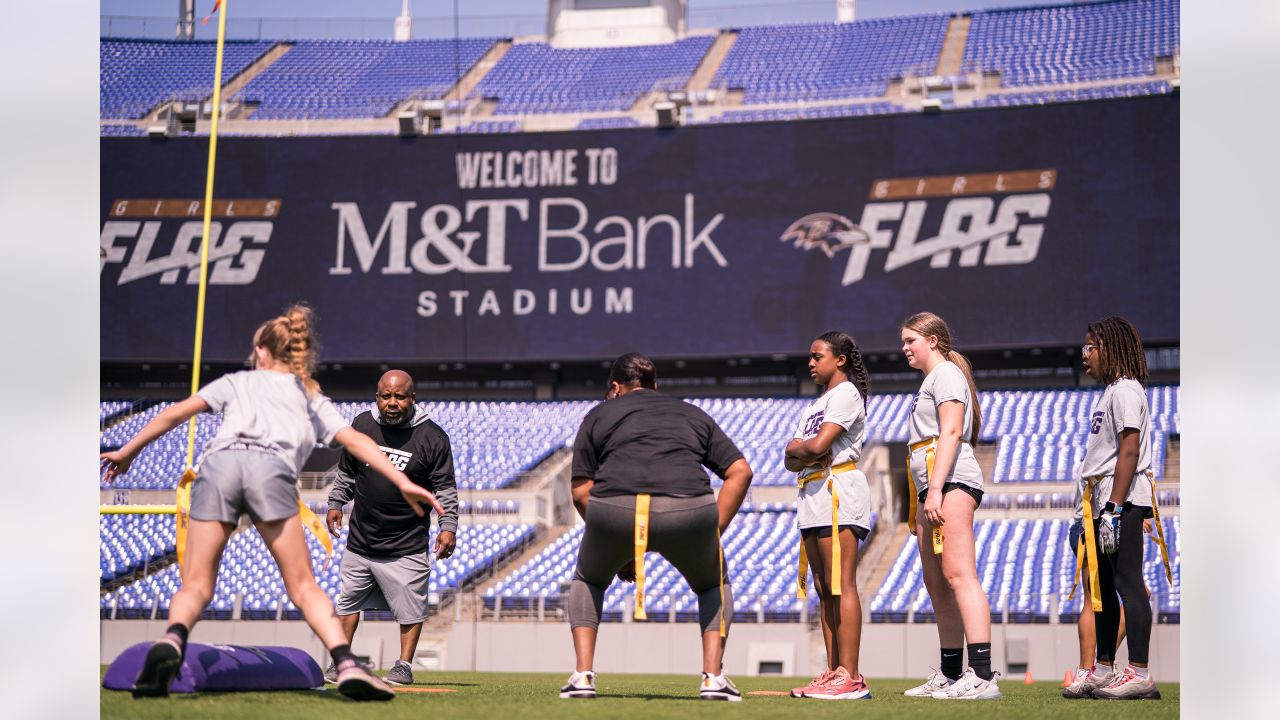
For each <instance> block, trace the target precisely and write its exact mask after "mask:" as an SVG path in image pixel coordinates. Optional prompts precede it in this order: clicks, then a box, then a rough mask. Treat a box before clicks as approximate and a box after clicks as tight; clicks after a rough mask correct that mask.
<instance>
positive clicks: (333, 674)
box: [324, 660, 373, 685]
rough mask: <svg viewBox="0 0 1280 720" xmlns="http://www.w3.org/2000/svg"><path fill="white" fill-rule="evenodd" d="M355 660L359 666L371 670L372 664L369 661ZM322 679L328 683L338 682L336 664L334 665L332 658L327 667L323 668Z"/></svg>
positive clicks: (334, 683) (335, 683)
mask: <svg viewBox="0 0 1280 720" xmlns="http://www.w3.org/2000/svg"><path fill="white" fill-rule="evenodd" d="M356 662H357V663H359V665H360V667H362V668H364V669H365V670H367V671H368V672H370V673H372V672H373V666H372V665H370V664H369V663H366V662H360V661H359V660H357V661H356ZM324 681H325V682H326V683H328V684H330V685H337V684H338V666H337V665H334V664H333V661H332V660H330V661H329V667H327V668H325V669H324Z"/></svg>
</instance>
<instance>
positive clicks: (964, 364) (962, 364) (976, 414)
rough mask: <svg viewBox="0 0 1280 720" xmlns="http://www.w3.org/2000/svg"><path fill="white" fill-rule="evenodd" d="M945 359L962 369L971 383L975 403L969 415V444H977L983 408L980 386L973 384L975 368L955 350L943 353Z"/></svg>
mask: <svg viewBox="0 0 1280 720" xmlns="http://www.w3.org/2000/svg"><path fill="white" fill-rule="evenodd" d="M943 357H945V358H946V359H948V360H950V361H951V362H953V363H955V365H956V367H958V368H960V372H962V373H964V379H965V382H967V383H969V397H970V398H971V400H972V403H973V404H972V405H970V410H969V414H970V415H971V416H973V435H972V437H970V438H969V442H970V443H973V444H976V443H977V442H978V432H979V431H980V430H981V429H982V407H981V405H980V404H979V403H978V386H977V384H976V383H974V382H973V367H972V366H971V365H969V358H967V357H965V356H964V355H961V354H960V353H958V352H956V351H955V350H950V349H948V350H947V351H946V352H945V353H943Z"/></svg>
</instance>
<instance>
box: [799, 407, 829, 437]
mask: <svg viewBox="0 0 1280 720" xmlns="http://www.w3.org/2000/svg"><path fill="white" fill-rule="evenodd" d="M824 416H825V415H824V413H823V411H821V410H819V411H818V412H816V413H814V414H812V415H810V416H809V419H807V420H805V421H804V436H805V437H811V436H813V435H817V434H818V428H820V427H822V418H823V417H824Z"/></svg>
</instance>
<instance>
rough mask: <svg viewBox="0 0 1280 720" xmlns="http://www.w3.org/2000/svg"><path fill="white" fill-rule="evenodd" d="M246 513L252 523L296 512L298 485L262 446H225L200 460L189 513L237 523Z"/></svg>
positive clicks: (199, 517) (198, 516) (282, 517)
mask: <svg viewBox="0 0 1280 720" xmlns="http://www.w3.org/2000/svg"><path fill="white" fill-rule="evenodd" d="M244 514H248V516H249V519H250V520H252V521H253V522H254V523H260V522H271V521H273V520H283V519H285V518H287V517H292V516H294V515H297V514H298V485H297V479H296V478H294V476H293V472H292V471H291V470H290V469H289V465H288V463H286V462H285V461H284V460H283V459H281V458H280V457H279V456H277V455H275V454H274V453H271V452H269V451H266V450H256V449H255V450H248V449H238V448H227V449H224V450H216V451H214V452H212V453H209V454H208V455H206V456H204V459H203V460H201V461H200V472H199V474H198V475H197V476H196V481H195V482H194V483H192V485H191V517H192V519H195V520H217V521H218V522H224V523H237V522H239V521H240V516H241V515H244Z"/></svg>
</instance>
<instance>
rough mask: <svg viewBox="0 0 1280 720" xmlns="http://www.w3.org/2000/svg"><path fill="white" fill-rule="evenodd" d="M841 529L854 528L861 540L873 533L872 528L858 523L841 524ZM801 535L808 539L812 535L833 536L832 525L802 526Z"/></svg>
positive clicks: (854, 532)
mask: <svg viewBox="0 0 1280 720" xmlns="http://www.w3.org/2000/svg"><path fill="white" fill-rule="evenodd" d="M840 530H841V531H844V530H852V531H853V536H854V537H856V538H858V539H859V540H866V539H867V536H868V535H870V534H871V531H870V530H868V529H866V528H864V527H858V526H857V525H841V526H840ZM800 537H802V538H804V539H806V540H808V539H809V538H811V537H818V538H829V537H831V526H830V525H819V526H817V527H811V528H801V530H800Z"/></svg>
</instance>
